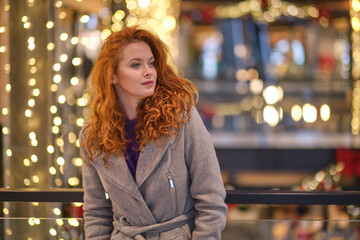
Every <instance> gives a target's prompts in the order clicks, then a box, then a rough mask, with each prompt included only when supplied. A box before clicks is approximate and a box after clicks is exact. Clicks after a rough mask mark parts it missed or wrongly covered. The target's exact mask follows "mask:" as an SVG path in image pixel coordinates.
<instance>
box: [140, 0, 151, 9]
mask: <svg viewBox="0 0 360 240" xmlns="http://www.w3.org/2000/svg"><path fill="white" fill-rule="evenodd" d="M138 4H139V7H141V8H147V7H149V6H150V0H138Z"/></svg>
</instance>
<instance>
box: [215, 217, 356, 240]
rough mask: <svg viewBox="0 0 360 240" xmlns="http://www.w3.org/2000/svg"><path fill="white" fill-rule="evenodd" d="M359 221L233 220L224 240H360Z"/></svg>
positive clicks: (223, 236)
mask: <svg viewBox="0 0 360 240" xmlns="http://www.w3.org/2000/svg"><path fill="white" fill-rule="evenodd" d="M359 229H360V221H359V220H357V221H356V220H229V221H228V222H227V225H226V228H225V230H224V231H223V233H222V238H221V239H223V240H238V239H241V240H269V239H271V240H299V239H301V240H305V239H309V240H310V239H327V240H336V239H346V240H356V239H360V233H359Z"/></svg>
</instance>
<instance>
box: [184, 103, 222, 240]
mask: <svg viewBox="0 0 360 240" xmlns="http://www.w3.org/2000/svg"><path fill="white" fill-rule="evenodd" d="M185 128H186V129H185V135H186V137H185V148H186V149H185V156H186V162H187V164H188V166H189V171H190V175H191V179H192V183H191V186H190V193H191V196H192V198H193V199H194V200H195V208H196V210H197V211H198V214H197V216H196V217H195V229H194V230H193V232H192V239H193V240H199V239H207V240H215V239H216V240H219V239H221V232H222V230H223V229H224V228H225V224H226V214H227V205H226V204H225V202H224V199H225V197H226V191H225V188H224V183H223V181H222V178H221V172H220V167H219V162H218V159H217V157H216V153H215V149H214V145H213V143H212V141H211V137H210V134H209V133H208V131H207V130H206V128H205V126H204V124H203V122H202V119H201V117H200V115H199V113H198V111H197V110H196V108H195V107H194V108H193V110H192V117H191V119H190V120H189V121H188V122H187V123H186V126H185Z"/></svg>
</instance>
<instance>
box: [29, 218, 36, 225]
mask: <svg viewBox="0 0 360 240" xmlns="http://www.w3.org/2000/svg"><path fill="white" fill-rule="evenodd" d="M28 223H29V225H30V226H34V225H35V222H34V218H32V217H31V218H29V219H28Z"/></svg>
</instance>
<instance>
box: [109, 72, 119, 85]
mask: <svg viewBox="0 0 360 240" xmlns="http://www.w3.org/2000/svg"><path fill="white" fill-rule="evenodd" d="M116 83H118V80H117V77H116V76H115V74H113V75H112V77H111V84H116Z"/></svg>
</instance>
